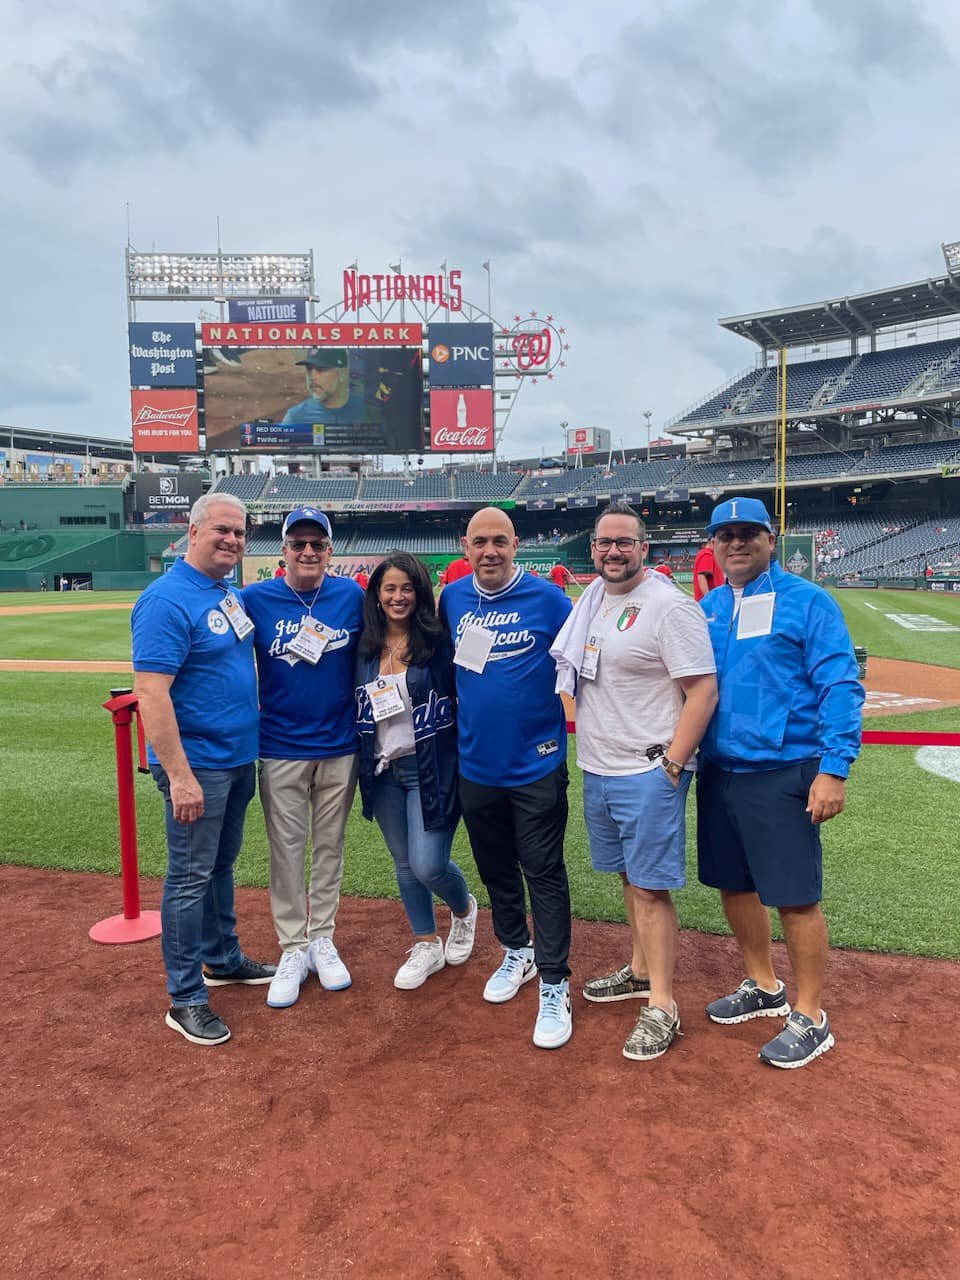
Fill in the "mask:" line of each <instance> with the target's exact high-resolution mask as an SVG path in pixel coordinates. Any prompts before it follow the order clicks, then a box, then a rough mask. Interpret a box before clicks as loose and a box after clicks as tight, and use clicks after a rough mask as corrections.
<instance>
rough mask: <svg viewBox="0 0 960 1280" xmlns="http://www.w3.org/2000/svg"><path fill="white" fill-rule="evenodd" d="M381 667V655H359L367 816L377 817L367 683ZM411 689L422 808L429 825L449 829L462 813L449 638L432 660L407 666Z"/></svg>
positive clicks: (361, 779) (373, 727) (362, 768)
mask: <svg viewBox="0 0 960 1280" xmlns="http://www.w3.org/2000/svg"><path fill="white" fill-rule="evenodd" d="M379 669H380V662H379V657H378V656H377V655H374V656H373V657H369V658H364V657H360V658H358V659H357V673H356V699H357V733H358V734H359V741H360V765H359V783H360V797H361V800H362V802H363V816H364V817H365V818H367V819H368V820H372V819H373V786H374V771H375V769H376V725H375V723H374V719H373V711H372V709H371V707H370V696H369V694H368V693H367V690H366V688H365V686H366V685H367V684H369V683H370V681H371V680H373V679H374V678H375V676H376V675H377V672H378V671H379ZM407 692H408V693H409V695H410V704H411V706H412V708H413V730H414V741H415V744H416V756H417V773H418V774H419V777H420V809H421V812H422V814H423V827H424V830H425V831H443V830H444V829H445V828H446V827H447V826H448V825H449V824H450V823H456V821H457V820H458V818H459V816H460V802H459V799H458V796H457V724H456V696H455V690H454V675H453V651H452V649H451V648H450V645H449V640H447V639H445V640H444V642H443V643H442V644H441V646H440V648H439V649H438V651H437V652H436V653H435V654H434V656H433V657H432V658H431V659H430V661H429V662H428V663H427V664H426V665H425V666H422V667H408V668H407Z"/></svg>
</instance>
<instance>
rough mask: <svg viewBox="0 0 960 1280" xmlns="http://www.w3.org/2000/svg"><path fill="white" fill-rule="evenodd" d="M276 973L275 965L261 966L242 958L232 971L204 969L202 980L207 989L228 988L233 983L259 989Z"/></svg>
mask: <svg viewBox="0 0 960 1280" xmlns="http://www.w3.org/2000/svg"><path fill="white" fill-rule="evenodd" d="M276 972H277V966H276V965H275V964H261V963H260V962H259V960H248V959H247V957H246V956H244V957H243V959H242V960H241V961H240V963H239V964H238V965H237V966H236V968H234V969H209V968H205V969H204V971H203V980H204V982H205V983H206V984H207V986H208V987H229V986H231V985H232V984H233V983H235V982H242V983H243V985H244V986H246V987H259V986H262V985H263V984H264V983H265V982H269V981H270V980H271V979H272V978H273V975H274V974H275V973H276Z"/></svg>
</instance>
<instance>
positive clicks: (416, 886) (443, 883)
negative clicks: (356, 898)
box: [373, 756, 470, 934]
mask: <svg viewBox="0 0 960 1280" xmlns="http://www.w3.org/2000/svg"><path fill="white" fill-rule="evenodd" d="M373 816H374V817H375V818H376V820H377V826H379V828H380V830H381V831H382V832H383V838H384V840H385V841H386V842H387V848H388V849H389V850H390V854H391V856H392V858H393V862H394V866H395V868H396V872H397V887H398V888H399V890H400V897H401V899H402V901H403V905H404V908H405V909H406V912H407V919H408V920H409V921H410V927H411V928H412V929H413V932H414V933H415V934H428V933H436V931H437V920H436V916H435V915H434V912H433V895H434V894H436V895H437V897H438V898H442V899H443V901H444V902H445V903H446V904H447V906H448V907H449V908H450V910H451V911H452V912H454V914H455V915H458V916H462V915H464V914H465V913H466V911H467V908H468V907H469V906H470V891H469V889H468V888H467V882H466V880H465V879H464V878H463V872H462V871H461V870H460V868H459V867H458V866H457V864H456V863H455V862H451V861H450V847H451V845H452V844H453V833H454V831H455V830H456V827H457V824H456V823H455V822H452V823H449V824H448V825H447V827H446V828H445V829H444V830H443V831H425V830H424V826H423V811H422V809H421V808H420V778H419V775H418V774H417V757H416V756H402V757H401V758H400V759H399V760H394V761H393V762H392V763H391V764H389V765H387V767H386V769H384V771H383V773H381V774H378V776H377V778H376V779H375V781H374V790H373Z"/></svg>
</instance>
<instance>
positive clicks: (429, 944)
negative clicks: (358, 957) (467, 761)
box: [356, 551, 477, 991]
mask: <svg viewBox="0 0 960 1280" xmlns="http://www.w3.org/2000/svg"><path fill="white" fill-rule="evenodd" d="M363 618H364V629H363V635H362V637H361V640H360V656H359V660H358V663H357V679H356V704H357V729H358V732H359V735H360V795H361V798H362V800H363V816H364V817H365V818H367V819H368V820H370V819H373V818H375V819H376V821H377V825H378V826H379V827H380V830H381V832H382V833H383V838H384V840H385V841H386V845H387V848H388V849H389V850H390V854H391V856H392V858H393V862H394V867H395V869H396V874H397V886H398V888H399V890H400V897H401V900H402V902H403V905H404V909H405V911H406V913H407V919H408V921H409V923H410V928H411V930H412V932H413V938H414V942H413V946H412V947H411V949H410V951H409V952H408V954H407V959H406V960H405V961H404V963H403V964H402V965H401V966H400V968H399V969H398V970H397V974H396V977H395V978H394V986H396V987H399V988H400V989H401V990H403V991H410V990H414V989H415V988H417V987H421V986H422V985H423V984H424V983H425V982H426V980H427V979H428V978H429V977H430V976H431V974H434V973H439V971H440V970H441V969H442V968H443V967H444V965H445V964H450V965H461V964H464V963H465V962H466V961H467V960H468V959H469V958H470V955H471V952H472V951H473V945H474V938H475V935H476V926H477V900H476V898H474V896H473V895H472V894H471V893H470V891H469V889H468V888H467V882H466V880H465V878H464V875H463V872H462V871H461V870H460V868H459V867H458V866H457V864H456V863H455V862H453V861H452V860H451V858H450V849H451V845H452V843H453V834H454V831H455V830H456V827H457V823H458V821H459V818H460V803H459V800H458V798H457V738H456V723H455V705H456V699H455V691H454V675H453V665H452V657H453V654H452V650H451V646H450V639H449V636H448V635H446V634H445V633H444V631H443V629H442V627H441V623H440V619H439V618H438V617H437V611H436V604H435V602H434V598H433V588H432V586H431V584H430V577H429V574H428V573H427V571H426V569H425V568H424V566H423V565H422V564H421V563H420V561H419V560H417V559H415V558H414V557H413V556H411V555H408V554H407V553H406V552H404V551H396V552H393V553H392V554H390V555H388V556H387V557H386V558H385V559H384V560H382V561H381V562H380V564H379V565H378V566H377V568H376V569H375V570H374V571H373V575H372V577H371V579H370V583H369V586H368V587H367V592H366V596H365V598H364V608H363ZM434 895H436V897H438V898H440V899H441V901H443V902H444V903H446V905H447V906H448V907H449V908H450V916H451V920H450V933H449V935H448V937H447V941H446V944H445V945H444V943H442V942H441V941H440V938H439V937H438V936H437V922H436V915H435V913H434V905H433V899H434Z"/></svg>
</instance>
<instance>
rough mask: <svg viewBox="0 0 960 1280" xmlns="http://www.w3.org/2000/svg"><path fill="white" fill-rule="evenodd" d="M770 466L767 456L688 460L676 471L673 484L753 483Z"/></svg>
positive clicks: (700, 486)
mask: <svg viewBox="0 0 960 1280" xmlns="http://www.w3.org/2000/svg"><path fill="white" fill-rule="evenodd" d="M769 466H770V459H769V458H737V459H733V458H731V459H728V460H727V461H726V462H699V461H697V462H690V463H688V464H687V465H686V467H684V468H683V470H682V471H678V472H677V474H676V475H675V476H674V478H673V484H675V485H679V486H680V487H681V488H684V489H710V488H713V487H714V486H719V487H720V488H721V489H729V488H730V487H731V486H733V487H736V486H737V485H741V484H755V483H756V482H757V481H758V480H760V479H761V478H763V477H764V476H765V474H766V472H767V470H768V468H769Z"/></svg>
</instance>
